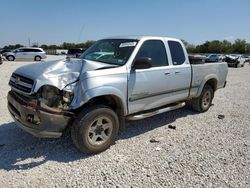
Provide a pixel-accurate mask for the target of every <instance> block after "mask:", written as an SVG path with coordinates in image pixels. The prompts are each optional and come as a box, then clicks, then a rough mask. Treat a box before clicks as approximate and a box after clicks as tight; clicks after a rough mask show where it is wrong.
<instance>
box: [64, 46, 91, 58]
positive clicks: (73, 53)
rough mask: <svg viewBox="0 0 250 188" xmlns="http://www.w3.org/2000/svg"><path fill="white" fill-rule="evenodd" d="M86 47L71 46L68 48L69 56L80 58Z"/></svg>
mask: <svg viewBox="0 0 250 188" xmlns="http://www.w3.org/2000/svg"><path fill="white" fill-rule="evenodd" d="M85 50H86V49H85V48H84V49H82V48H70V49H68V53H67V57H72V58H78V57H80V56H81V55H82V53H83V52H84V51H85Z"/></svg>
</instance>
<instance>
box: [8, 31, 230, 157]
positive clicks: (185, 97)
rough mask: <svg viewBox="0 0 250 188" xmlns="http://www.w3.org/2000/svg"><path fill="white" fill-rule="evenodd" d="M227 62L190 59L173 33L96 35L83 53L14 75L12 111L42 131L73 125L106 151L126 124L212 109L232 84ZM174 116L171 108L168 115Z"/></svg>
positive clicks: (91, 149) (75, 136)
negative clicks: (176, 111)
mask: <svg viewBox="0 0 250 188" xmlns="http://www.w3.org/2000/svg"><path fill="white" fill-rule="evenodd" d="M227 72H228V68H227V63H224V62H216V63H202V62H201V63H195V64H191V63H190V61H189V57H188V54H187V52H186V49H185V47H184V45H183V43H182V42H181V41H180V40H178V39H174V38H166V37H147V36H141V37H135V36H132V37H130V36H129V37H114V38H107V39H103V40H99V41H97V42H96V43H95V44H94V45H93V46H91V47H90V48H89V49H88V50H87V51H85V52H84V53H83V54H82V56H81V57H80V59H66V60H65V61H54V62H41V63H36V64H31V65H26V66H23V67H20V68H18V69H17V70H16V71H15V72H14V73H13V74H12V76H11V78H10V81H9V85H10V86H11V91H9V93H8V109H9V112H10V114H11V115H12V117H13V119H14V120H15V122H16V124H17V125H19V126H20V127H21V128H22V129H24V130H26V131H28V132H29V133H31V134H33V135H35V136H37V137H47V138H48V137H50V138H51V137H53V138H55V137H60V136H61V135H62V133H63V131H64V130H65V129H66V127H69V126H70V127H71V136H72V140H73V142H74V144H75V146H76V147H77V148H78V149H79V150H80V151H82V152H87V153H98V152H101V151H104V150H105V149H107V148H108V147H109V146H110V145H111V144H112V143H113V142H114V141H115V138H116V136H117V134H118V132H119V130H123V129H124V126H125V120H126V119H128V120H139V119H143V118H147V117H150V116H153V115H156V114H159V113H163V112H167V111H170V110H174V109H177V108H181V107H184V106H185V104H186V103H188V104H189V105H191V106H192V108H193V109H194V110H196V111H198V112H205V111H207V110H208V109H209V107H210V105H211V103H212V100H213V97H214V93H215V91H216V90H217V89H220V88H223V87H225V86H226V77H227ZM166 115H167V114H166Z"/></svg>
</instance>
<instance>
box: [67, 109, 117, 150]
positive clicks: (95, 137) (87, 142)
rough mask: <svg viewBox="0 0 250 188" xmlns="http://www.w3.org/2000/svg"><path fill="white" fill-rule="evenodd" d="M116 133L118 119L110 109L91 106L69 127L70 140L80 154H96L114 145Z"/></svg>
mask: <svg viewBox="0 0 250 188" xmlns="http://www.w3.org/2000/svg"><path fill="white" fill-rule="evenodd" d="M118 131H119V119H118V116H117V114H116V113H115V112H114V111H113V110H112V109H110V108H109V107H107V106H103V105H99V106H92V107H87V108H85V109H84V110H83V111H81V112H80V113H79V114H78V115H77V117H76V119H75V121H74V122H73V125H72V127H71V138H72V141H73V143H74V145H75V146H76V148H77V149H78V150H80V151H81V152H84V153H89V154H96V153H100V152H102V151H104V150H106V149H108V148H109V147H110V145H111V144H113V143H114V141H115V138H116V136H117V134H118Z"/></svg>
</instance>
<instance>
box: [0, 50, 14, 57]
mask: <svg viewBox="0 0 250 188" xmlns="http://www.w3.org/2000/svg"><path fill="white" fill-rule="evenodd" d="M10 51H11V50H8V49H1V50H0V54H2V55H3V56H5V54H6V53H7V52H10Z"/></svg>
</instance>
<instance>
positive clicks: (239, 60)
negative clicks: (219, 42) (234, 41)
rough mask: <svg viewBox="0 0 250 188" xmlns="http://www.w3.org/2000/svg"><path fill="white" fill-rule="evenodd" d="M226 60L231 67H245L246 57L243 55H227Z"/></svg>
mask: <svg viewBox="0 0 250 188" xmlns="http://www.w3.org/2000/svg"><path fill="white" fill-rule="evenodd" d="M225 62H227V64H228V66H229V67H235V68H239V67H244V66H245V58H243V56H241V55H226V58H225Z"/></svg>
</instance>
